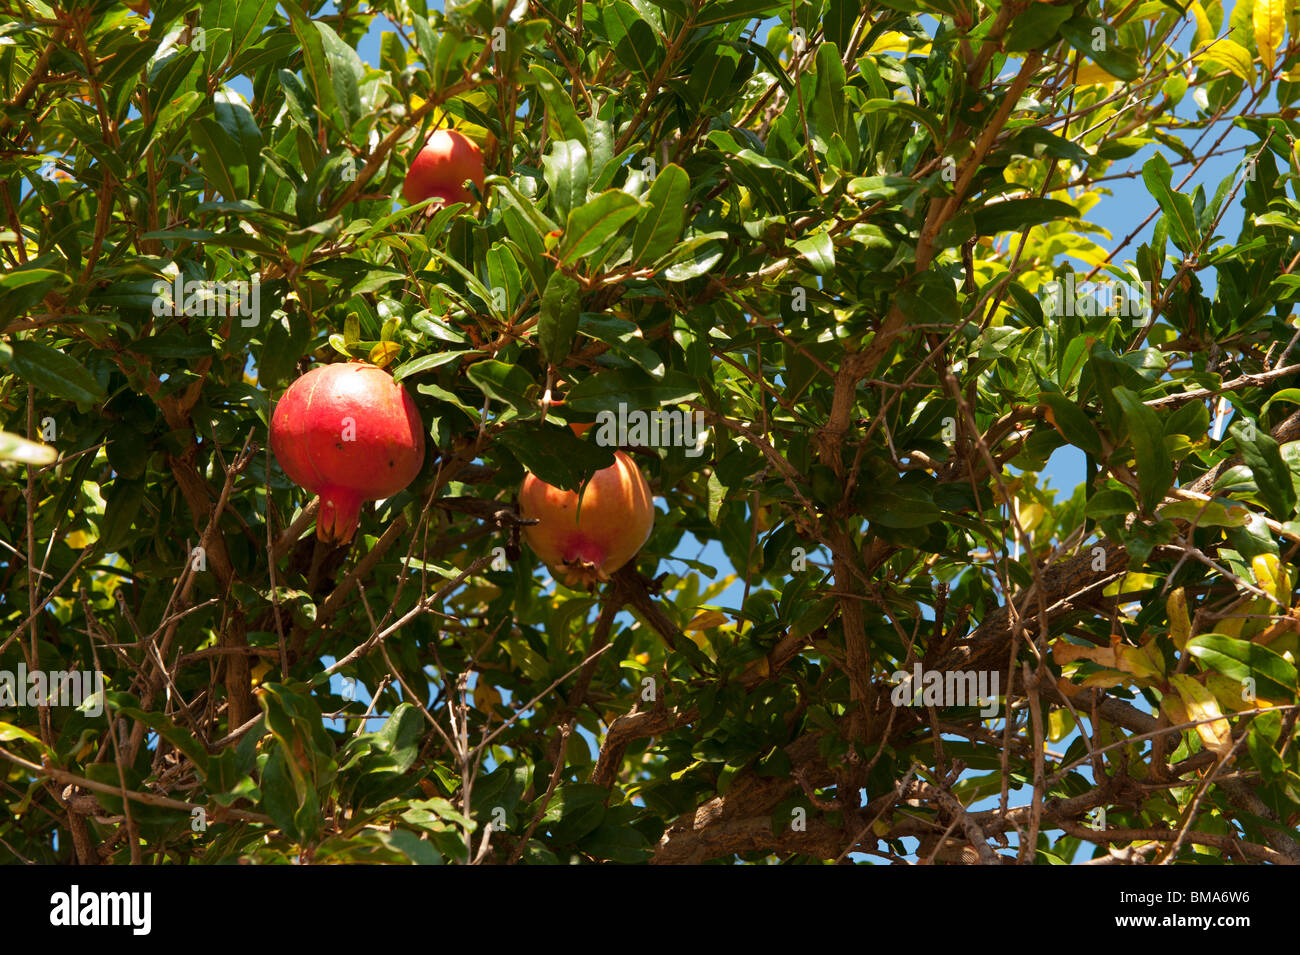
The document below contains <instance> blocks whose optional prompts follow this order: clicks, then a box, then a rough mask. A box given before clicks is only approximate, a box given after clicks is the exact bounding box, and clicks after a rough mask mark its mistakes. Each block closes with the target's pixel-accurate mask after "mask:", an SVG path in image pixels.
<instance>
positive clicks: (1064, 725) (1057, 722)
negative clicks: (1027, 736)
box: [1047, 710, 1075, 743]
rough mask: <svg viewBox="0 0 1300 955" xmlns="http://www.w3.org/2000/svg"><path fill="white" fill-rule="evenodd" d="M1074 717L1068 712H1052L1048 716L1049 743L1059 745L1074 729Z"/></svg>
mask: <svg viewBox="0 0 1300 955" xmlns="http://www.w3.org/2000/svg"><path fill="white" fill-rule="evenodd" d="M1074 726H1075V723H1074V717H1073V716H1071V715H1070V713H1069V711H1067V710H1052V712H1051V713H1049V714H1048V715H1047V739H1048V742H1052V743H1059V742H1060V741H1061V740H1063V739H1065V737H1066V736H1068V735H1069V733H1070V731H1071V730H1072V729H1074Z"/></svg>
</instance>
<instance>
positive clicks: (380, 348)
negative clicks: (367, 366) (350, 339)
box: [370, 342, 402, 368]
mask: <svg viewBox="0 0 1300 955" xmlns="http://www.w3.org/2000/svg"><path fill="white" fill-rule="evenodd" d="M401 350H402V346H401V345H399V344H397V342H380V343H379V344H377V345H376V346H375V347H374V348H372V349H370V363H371V364H372V365H378V366H379V367H380V368H383V367H384V366H386V365H387V364H388V363H389V362H391V361H392V360H393V359H394V358H396V357H397V356H398V354H399V353H400V352H401Z"/></svg>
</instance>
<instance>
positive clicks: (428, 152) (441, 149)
mask: <svg viewBox="0 0 1300 955" xmlns="http://www.w3.org/2000/svg"><path fill="white" fill-rule="evenodd" d="M466 179H471V180H473V181H474V184H475V185H477V186H478V187H479V190H480V191H481V190H482V189H483V153H482V152H480V151H479V148H478V146H476V145H475V144H474V141H473V140H471V139H469V138H468V137H466V136H465V135H463V134H462V133H458V132H456V130H454V129H439V130H435V131H434V133H433V135H432V136H430V137H429V140H428V142H426V143H425V145H424V148H423V149H421V150H420V152H419V154H418V155H416V157H415V159H414V160H412V161H411V168H410V171H408V172H407V174H406V181H405V182H404V183H403V184H402V196H403V198H405V199H406V201H407V202H410V203H415V202H421V201H423V200H425V199H428V198H429V197H431V196H433V197H436V198H438V199H441V200H442V201H443V203H444V204H447V205H450V204H451V203H453V202H473V201H474V196H473V194H472V193H470V191H469V190H468V189H466V188H465V180H466Z"/></svg>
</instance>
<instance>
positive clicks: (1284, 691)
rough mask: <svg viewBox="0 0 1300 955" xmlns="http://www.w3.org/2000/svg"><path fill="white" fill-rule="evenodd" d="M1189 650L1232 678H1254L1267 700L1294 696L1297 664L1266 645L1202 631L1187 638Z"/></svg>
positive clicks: (1285, 698) (1259, 691)
mask: <svg viewBox="0 0 1300 955" xmlns="http://www.w3.org/2000/svg"><path fill="white" fill-rule="evenodd" d="M1187 651H1188V652H1189V653H1191V654H1192V656H1194V657H1196V659H1197V660H1199V661H1200V662H1201V663H1203V664H1205V666H1207V667H1210V668H1211V669H1213V670H1217V671H1218V672H1220V673H1222V674H1223V675H1224V676H1226V677H1229V678H1231V679H1233V680H1239V681H1241V680H1246V679H1253V680H1254V681H1255V692H1256V694H1258V695H1259V696H1262V697H1263V698H1264V699H1266V700H1270V701H1273V702H1290V701H1291V700H1294V699H1295V696H1296V668H1295V665H1294V664H1292V663H1290V662H1289V661H1288V660H1286V659H1285V658H1284V657H1282V656H1279V655H1278V654H1277V653H1275V652H1273V651H1272V650H1270V649H1269V648H1268V647H1266V646H1263V645H1261V644H1258V643H1252V642H1250V641H1249V640H1235V639H1233V638H1232V637H1229V636H1225V635H1224V634H1221V633H1203V634H1201V635H1199V636H1196V637H1193V638H1192V639H1190V640H1188V641H1187Z"/></svg>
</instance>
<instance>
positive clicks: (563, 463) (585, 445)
mask: <svg viewBox="0 0 1300 955" xmlns="http://www.w3.org/2000/svg"><path fill="white" fill-rule="evenodd" d="M497 442H498V443H500V444H501V445H503V446H504V447H506V448H508V449H509V450H510V452H511V453H512V454H513V455H514V456H515V457H516V458H518V459H519V463H520V464H522V465H523V466H524V467H525V468H527V469H528V470H529V471H531V472H532V473H533V474H535V475H537V476H538V477H539V478H541V479H542V480H543V481H545V482H546V483H547V484H550V485H553V486H554V487H558V488H561V489H563V490H568V491H577V490H579V489H580V488H581V487H582V485H583V483H584V482H585V481H586V480H587V479H588V478H590V477H591V475H593V474H595V473H596V472H597V471H599V470H602V469H604V468H607V467H609V466H610V465H612V464H613V463H614V452H613V450H612V449H610V448H602V447H601V446H600V445H598V444H595V443H594V442H591V441H584V440H583V439H582V438H579V437H578V436H577V435H575V434H574V433H573V432H572V431H570V430H569V429H568V428H564V427H559V426H556V425H549V424H547V425H542V424H536V423H532V422H530V423H528V424H524V425H521V426H519V427H514V428H509V429H508V430H505V431H502V432H501V434H499V435H498V436H497Z"/></svg>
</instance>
